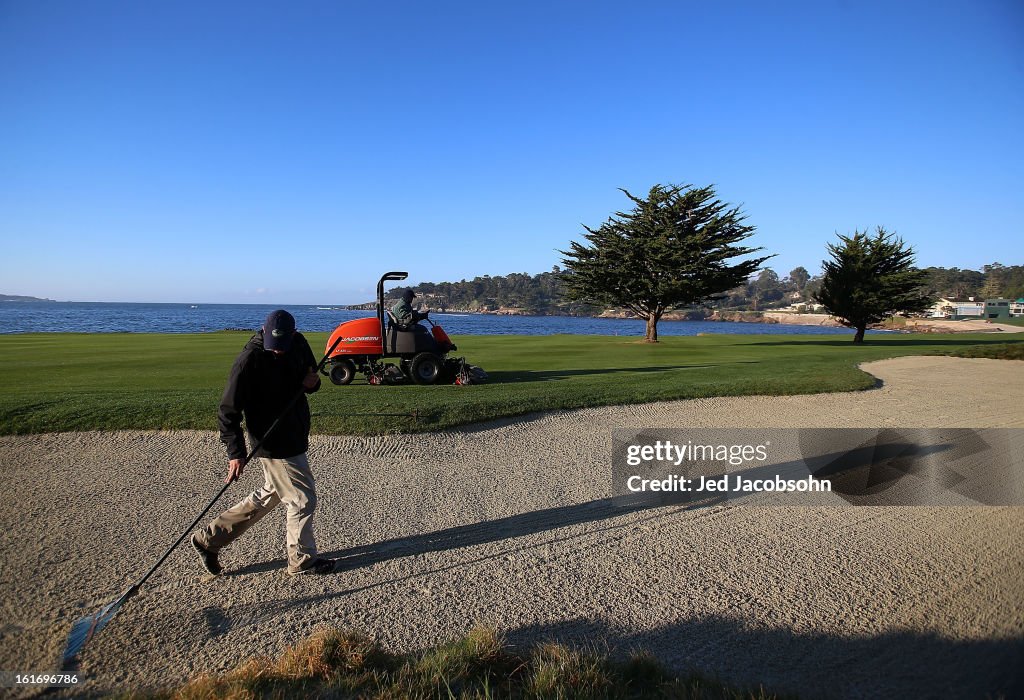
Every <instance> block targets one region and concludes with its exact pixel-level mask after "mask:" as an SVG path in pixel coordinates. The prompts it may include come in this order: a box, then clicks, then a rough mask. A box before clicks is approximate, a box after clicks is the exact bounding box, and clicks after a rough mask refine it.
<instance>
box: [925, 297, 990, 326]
mask: <svg viewBox="0 0 1024 700" xmlns="http://www.w3.org/2000/svg"><path fill="white" fill-rule="evenodd" d="M928 317H929V318H948V319H952V320H954V321H958V320H960V319H964V318H966V319H972V318H973V319H981V318H985V304H984V303H983V302H981V301H978V300H976V299H975V298H974V297H967V298H966V299H956V298H952V297H942V298H941V299H939V300H938V301H937V302H935V303H934V304H932V307H931V308H930V309H929V310H928Z"/></svg>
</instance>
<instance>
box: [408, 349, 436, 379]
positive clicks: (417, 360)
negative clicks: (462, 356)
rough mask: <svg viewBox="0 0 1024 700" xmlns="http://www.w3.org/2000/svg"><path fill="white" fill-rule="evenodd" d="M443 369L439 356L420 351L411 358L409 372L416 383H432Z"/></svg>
mask: <svg viewBox="0 0 1024 700" xmlns="http://www.w3.org/2000/svg"><path fill="white" fill-rule="evenodd" d="M443 369H444V367H443V366H442V364H441V358H439V357H438V356H437V355H434V354H432V353H429V352H421V353H420V354H419V355H417V356H416V357H414V358H412V363H411V364H410V365H409V374H410V376H411V377H412V380H413V381H414V382H416V383H417V384H433V383H434V382H436V381H437V379H438V377H440V376H441V372H442V370H443Z"/></svg>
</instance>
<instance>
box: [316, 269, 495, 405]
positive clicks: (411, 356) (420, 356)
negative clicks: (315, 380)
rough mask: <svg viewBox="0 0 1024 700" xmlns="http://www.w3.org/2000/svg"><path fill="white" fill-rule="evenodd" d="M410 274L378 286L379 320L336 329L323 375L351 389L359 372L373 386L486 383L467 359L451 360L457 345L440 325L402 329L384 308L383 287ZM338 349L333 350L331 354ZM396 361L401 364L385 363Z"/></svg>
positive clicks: (386, 277)
mask: <svg viewBox="0 0 1024 700" xmlns="http://www.w3.org/2000/svg"><path fill="white" fill-rule="evenodd" d="M408 276H409V273H408V272H386V273H385V274H384V276H383V277H381V278H380V281H379V282H377V315H376V317H371V318H357V319H355V320H353V321H346V322H345V323H342V324H340V325H339V326H338V327H337V328H335V329H334V332H333V333H332V334H331V337H330V338H329V339H328V341H327V354H328V359H327V363H326V364H325V365H324V368H323V370H321V371H322V372H323V373H324V374H325V375H327V376H328V377H329V378H330V380H331V382H333V383H334V384H337V385H339V386H344V385H346V384H351V383H352V380H353V379H354V378H355V376H356V373H357V372H362V373H363V374H364V375H365V376H366V381H367V383H368V384H400V383H403V382H405V381H406V380H412V381H413V382H415V383H416V384H437V383H439V382H442V381H444V382H451V383H454V384H476V383H479V382H481V381H483V380H484V379H486V377H487V375H486V373H485V372H484V371H483V370H482V369H480V368H479V367H474V366H472V365H470V364H468V363H467V362H466V360H465V358H461V357H460V358H451V357H449V356H448V353H450V352H453V351H455V350H457V348H456V346H455V343H453V342H452V341H451V338H449V337H448V334H447V333H445V332H444V329H443V328H441V326H439V325H437V324H436V323H434V322H433V321H431V320H430V319H429V318H426V319H424V320H426V321H427V323H429V324H430V330H429V331H428V330H427V329H426V328H424V327H423V326H421V325H420V324H419V323H414V324H412V325H411V326H410V327H400V326H399V324H398V322H397V321H396V320H395V317H394V316H393V315H392V314H391V311H390V310H389V309H387V308H386V307H385V306H384V283H385V282H388V281H400V280H404V279H405V278H407V277H408ZM331 348H333V350H331ZM387 359H395V360H397V364H395V363H390V362H385V360H387Z"/></svg>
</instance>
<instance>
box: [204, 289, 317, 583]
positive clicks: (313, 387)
mask: <svg viewBox="0 0 1024 700" xmlns="http://www.w3.org/2000/svg"><path fill="white" fill-rule="evenodd" d="M319 388H320V377H319V376H318V375H317V371H316V360H315V359H314V357H313V351H312V350H311V349H310V347H309V342H308V341H307V340H306V338H305V337H304V336H303V335H302V334H301V333H299V332H297V331H296V330H295V318H294V317H293V316H292V315H291V314H290V313H288V312H287V311H284V310H283V309H278V310H277V311H273V312H271V313H270V315H269V316H267V320H266V322H265V323H264V324H263V327H262V328H261V329H260V330H259V331H257V333H256V334H255V335H254V336H253V337H252V338H250V339H249V342H248V343H246V345H245V348H243V350H242V352H241V354H240V355H239V356H238V358H237V359H236V360H235V364H234V366H233V367H232V368H231V374H230V376H229V377H228V383H227V387H226V388H225V389H224V395H223V397H222V398H221V403H220V414H219V416H218V422H219V424H220V439H221V442H223V443H224V445H225V446H226V447H227V453H228V459H229V460H230V461H229V463H228V474H227V478H226V481H228V482H231V481H234V480H235V479H237V478H239V477H240V476H241V475H242V469H243V468H244V467H245V465H244V464H243V461H244V459H245V455H246V444H245V434H244V433H243V432H242V418H243V416H244V417H245V427H246V431H247V432H248V433H249V439H250V440H252V441H257V440H259V439H260V438H261V437H263V436H264V435H266V438H265V440H264V442H263V445H262V446H261V447H260V450H259V451H258V452H257V454H256V456H258V457H259V458H260V463H261V465H262V466H263V477H264V479H263V480H264V483H263V486H262V487H260V488H259V489H257V490H256V491H253V492H252V493H251V494H249V495H248V496H247V497H246V498H245V499H243V500H242V501H240V502H239V503H237V504H235V505H234V506H232V507H231V508H229V509H228V510H226V511H224V512H223V513H221V514H220V515H219V516H218V517H217V518H215V519H214V520H213V521H212V522H211V523H210V524H209V525H207V526H206V528H205V529H203V530H201V531H199V532H197V533H196V534H194V535H193V536H192V547H193V548H194V549H195V550H196V552H198V553H199V558H200V561H201V562H202V564H203V567H205V568H206V570H207V571H209V572H210V573H211V574H219V573H220V572H221V570H222V567H221V565H220V562H219V561H218V559H217V557H218V554H219V552H220V550H221V549H223V548H224V547H226V546H227V545H228V544H230V543H231V542H233V541H234V540H235V539H237V538H238V537H239V536H240V535H241V534H242V533H243V532H245V531H246V530H248V529H249V528H250V527H251V526H252V525H255V524H256V522H257V521H259V520H260V518H262V517H263V516H264V515H266V514H267V513H269V512H270V511H271V510H273V509H274V507H275V506H276V505H277V504H278V503H284V505H285V508H287V514H286V525H287V534H286V541H287V553H288V573H289V574H305V573H316V574H325V573H329V572H331V571H333V570H334V561H333V560H331V559H324V558H321V557H318V556H317V548H316V541H315V540H314V538H313V511H314V510H315V509H316V488H315V484H314V482H313V474H312V472H311V471H310V468H309V461H308V460H307V458H306V451H307V449H308V448H309V403H308V402H307V401H306V396H305V394H312V393H313V392H315V391H317V390H318V389H319ZM278 416H280V423H279V424H278V426H277V427H276V428H275V429H274V431H273V432H271V433H270V434H269V435H267V431H268V429H269V428H270V427H271V425H272V424H273V423H274V421H275V420H276V419H277V418H278Z"/></svg>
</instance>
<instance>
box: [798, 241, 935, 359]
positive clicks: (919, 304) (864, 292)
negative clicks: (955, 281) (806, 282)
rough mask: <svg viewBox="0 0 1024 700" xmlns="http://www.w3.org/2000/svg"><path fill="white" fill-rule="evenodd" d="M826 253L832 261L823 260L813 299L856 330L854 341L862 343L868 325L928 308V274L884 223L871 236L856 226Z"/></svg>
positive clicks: (844, 323) (908, 248)
mask: <svg viewBox="0 0 1024 700" xmlns="http://www.w3.org/2000/svg"><path fill="white" fill-rule="evenodd" d="M828 252H829V254H830V255H831V256H832V260H826V261H825V262H824V263H823V264H822V267H823V269H824V275H823V278H822V282H821V288H820V289H819V290H818V292H817V293H816V294H815V299H816V300H817V301H818V303H820V304H822V305H823V306H824V307H825V309H826V310H827V311H828V312H829V313H830V314H832V315H833V316H835V317H836V318H837V319H838V320H839V321H840V322H841V323H842V324H843V325H845V326H849V327H850V328H854V329H856V333H855V334H854V337H853V342H855V343H860V342H863V340H864V331H865V330H866V329H867V327H868V325H869V324H872V323H878V322H879V321H881V320H883V319H885V318H888V317H889V316H891V315H893V314H896V313H915V312H919V311H924V310H925V309H926V308H928V305H929V297H928V295H927V294H926V292H925V289H924V285H925V283H926V281H927V275H926V274H925V273H924V272H923V271H922V270H918V269H917V268H916V267H914V250H913V248H911V247H910V246H908V245H907V244H905V243H904V242H903V239H901V238H898V237H896V235H895V234H893V233H889V232H888V231H886V230H885V229H884V228H882V227H881V226H879V227H878V228H877V229H876V231H875V235H874V236H873V237H872V236H869V235H868V233H867V231H864V232H860V231H856V230H855V231H854V232H853V235H852V236H843V235H839V243H838V244H834V243H830V244H829V245H828Z"/></svg>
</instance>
